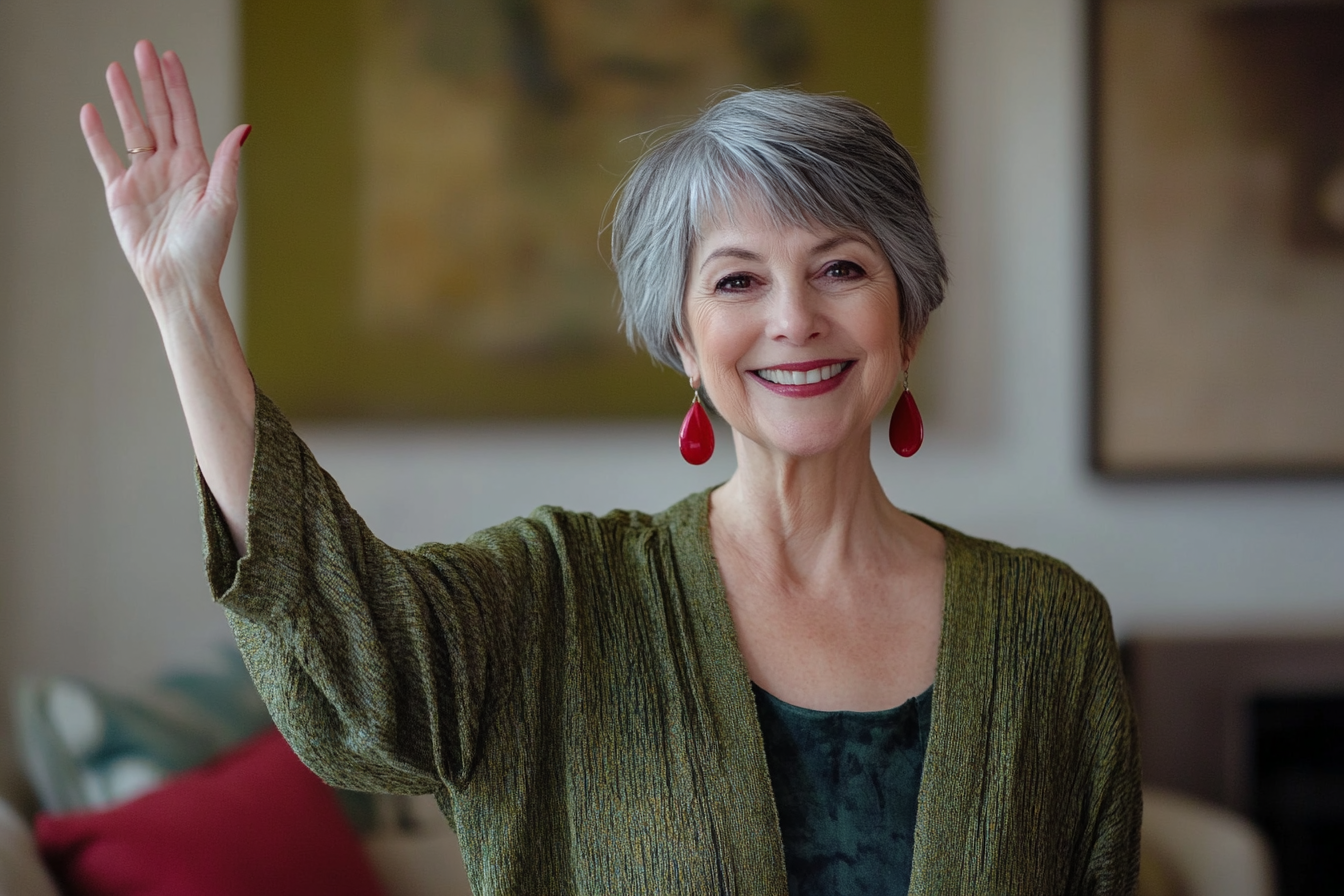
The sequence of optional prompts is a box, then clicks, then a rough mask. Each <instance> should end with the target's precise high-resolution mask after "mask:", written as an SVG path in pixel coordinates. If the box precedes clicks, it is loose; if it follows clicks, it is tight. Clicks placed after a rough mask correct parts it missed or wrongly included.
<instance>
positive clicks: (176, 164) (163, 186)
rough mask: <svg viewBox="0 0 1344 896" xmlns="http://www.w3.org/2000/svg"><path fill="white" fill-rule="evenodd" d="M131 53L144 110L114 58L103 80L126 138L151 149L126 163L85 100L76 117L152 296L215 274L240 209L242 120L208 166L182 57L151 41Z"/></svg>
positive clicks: (130, 256)
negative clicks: (162, 50) (164, 51)
mask: <svg viewBox="0 0 1344 896" xmlns="http://www.w3.org/2000/svg"><path fill="white" fill-rule="evenodd" d="M135 56H136V68H137V69H138V71H139V74H140V81H141V86H142V91H143V94H144V97H145V111H146V113H147V114H146V116H144V117H142V116H141V115H140V110H139V108H138V107H137V106H136V104H135V101H134V98H133V95H132V94H131V90H130V84H129V83H128V82H127V80H126V76H125V74H124V73H123V72H122V71H121V67H120V66H118V65H116V64H115V63H114V64H113V65H112V66H111V67H109V69H108V87H109V88H110V90H111V93H112V99H113V103H114V104H115V106H116V109H117V116H118V118H119V119H120V122H121V127H122V133H123V135H124V137H125V139H126V144H127V147H128V148H130V147H137V146H152V147H154V150H153V151H151V152H144V153H137V154H136V155H133V156H132V157H131V158H132V161H131V164H130V165H129V166H125V165H123V164H122V162H121V159H120V157H119V156H118V154H117V152H116V151H115V150H114V149H113V147H112V144H111V143H110V141H109V140H108V139H107V136H106V134H105V133H104V131H103V126H102V121H101V119H100V118H99V116H98V113H97V111H96V110H95V109H94V108H93V107H92V106H91V105H90V106H85V107H84V109H83V111H82V113H81V124H82V126H83V130H84V136H85V138H86V139H87V141H88V144H89V151H90V153H91V154H92V155H93V158H94V162H95V164H97V166H98V171H99V173H100V174H101V175H102V177H103V184H104V186H105V187H106V192H107V206H108V211H109V212H110V214H111V217H112V223H113V226H114V227H115V229H116V232H117V238H118V240H120V242H121V247H122V250H123V251H124V252H125V253H126V258H127V260H128V261H130V263H131V268H132V269H133V270H134V271H135V274H136V277H137V278H139V280H140V282H141V285H142V286H143V287H144V288H145V291H146V293H147V294H148V295H149V296H150V297H151V299H154V298H156V297H159V296H162V295H164V294H165V293H168V292H170V291H172V290H174V289H176V288H180V287H187V288H190V287H191V286H192V285H194V284H198V283H205V282H209V281H210V280H214V281H216V282H217V280H218V277H219V271H220V268H221V267H222V266H223V264H224V256H225V254H226V252H227V250H228V243H229V237H230V235H231V233H232V230H233V221H234V217H235V215H236V210H237V165H238V154H239V148H240V146H241V144H242V141H243V139H245V138H246V136H247V129H245V128H236V129H234V131H233V132H231V133H230V134H229V135H228V136H227V137H225V138H224V141H223V143H221V144H220V147H219V150H218V151H217V152H216V153H215V161H214V165H213V166H212V165H211V164H210V161H209V160H208V159H207V158H206V155H205V150H204V148H203V147H202V146H201V138H200V130H199V127H198V125H197V122H196V110H195V107H194V106H193V104H192V100H191V92H190V89H189V88H188V86H187V82H186V73H185V71H183V70H182V64H181V62H180V61H179V60H178V59H177V57H176V56H174V55H173V54H171V53H169V54H166V55H165V56H164V57H163V59H162V60H160V59H159V57H158V55H157V54H156V53H155V52H154V49H153V47H152V46H150V45H149V43H148V42H147V41H141V42H140V43H139V44H137V45H136V50H135Z"/></svg>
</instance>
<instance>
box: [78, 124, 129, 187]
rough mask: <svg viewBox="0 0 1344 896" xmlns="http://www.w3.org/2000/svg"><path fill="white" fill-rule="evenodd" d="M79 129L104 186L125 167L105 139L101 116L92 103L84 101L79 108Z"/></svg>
mask: <svg viewBox="0 0 1344 896" xmlns="http://www.w3.org/2000/svg"><path fill="white" fill-rule="evenodd" d="M79 129H80V130H81V131H83V132H84V142H85V143H87V144H88V145H89V155H91V156H93V164H94V165H96V166H97V167H98V174H99V175H101V176H102V178H103V186H104V187H106V186H107V185H108V184H110V183H112V181H113V180H115V179H116V178H117V177H118V176H120V175H121V174H122V172H124V171H125V170H126V167H125V166H124V165H122V164H121V156H119V155H117V151H116V149H115V148H114V147H113V146H112V143H111V142H110V141H109V140H108V139H107V134H106V133H105V132H104V131H103V119H102V116H100V115H99V114H98V110H97V109H95V108H94V107H93V103H85V104H84V108H82V109H80V110H79Z"/></svg>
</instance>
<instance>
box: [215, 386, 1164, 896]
mask: <svg viewBox="0 0 1344 896" xmlns="http://www.w3.org/2000/svg"><path fill="white" fill-rule="evenodd" d="M674 460H675V458H673V459H672V460H669V463H671V462H673V461H674ZM202 498H203V502H204V511H205V525H206V546H207V555H206V572H207V576H208V578H209V581H210V585H211V588H212V590H213V592H214V594H215V597H216V599H217V600H218V601H219V602H220V604H222V605H223V607H224V608H225V610H226V612H227V614H228V617H229V621H230V622H231V624H232V625H233V629H234V633H235V635H236V636H237V638H238V644H239V646H240V647H241V648H242V651H243V656H244V658H245V659H246V661H247V663H248V667H249V668H250V669H251V671H252V675H253V677H254V679H255V680H256V682H257V687H258V689H259V690H260V692H261V694H262V696H263V697H264V698H265V699H266V702H267V704H268V705H269V706H270V709H271V714H272V715H273V716H274V717H275V720H276V723H277V724H278V725H279V727H280V730H281V731H283V732H284V734H285V737H286V738H288V739H289V742H290V744H291V745H292V746H293V747H294V749H295V750H296V751H297V752H298V754H299V756H300V757H302V759H303V760H304V761H305V762H306V763H307V764H308V765H309V766H310V767H311V768H312V769H314V770H315V771H316V772H317V773H318V774H320V775H321V776H322V777H324V778H325V779H326V780H328V781H330V782H332V783H333V784H336V785H338V786H342V787H347V788H351V789H363V790H385V791H392V792H400V793H433V794H435V795H436V796H437V797H438V801H439V805H440V806H442V807H443V811H444V813H445V814H446V815H447V816H448V817H449V818H450V819H451V820H452V821H453V823H454V824H455V825H456V827H457V831H458V837H459V840H460V841H461V844H462V854H463V858H464V859H465V861H466V867H467V873H468V875H469V877H470V880H471V886H472V890H473V892H474V893H475V894H476V896H496V894H519V896H570V894H574V896H577V894H607V893H620V894H631V896H636V894H645V893H676V894H688V896H700V894H715V896H718V894H732V896H782V894H784V893H787V892H788V883H787V873H786V871H785V866H784V846H783V841H782V839H781V837H780V828H779V815H778V813H777V811H776V809H775V802H774V797H773V796H772V794H771V789H770V772H769V769H768V767H767V764H766V759H765V747H764V745H763V744H762V741H761V726H760V724H759V722H758V721H757V718H756V706H755V701H754V700H753V699H752V694H751V680H750V679H749V678H748V676H747V670H746V666H745V663H744V662H743V659H742V653H741V651H740V650H739V649H738V645H737V637H736V633H735V629H734V627H733V618H732V613H731V612H730V611H729V607H728V602H727V598H726V597H725V595H724V588H723V581H722V579H721V578H720V577H719V570H718V565H717V563H716V562H715V560H714V552H713V549H712V546H711V541H710V533H709V501H710V493H709V492H702V493H700V494H695V495H691V496H690V497H688V498H686V499H685V500H683V501H681V502H679V503H677V504H676V505H674V506H672V507H670V508H668V509H667V510H665V511H663V512H661V513H658V514H653V515H650V514H645V513H637V512H633V511H613V512H612V513H609V514H607V515H605V516H600V517H599V516H594V515H593V514H590V513H574V512H570V511H566V510H561V509H559V508H555V507H543V508H540V509H539V510H537V511H536V512H535V513H533V514H532V515H531V516H529V517H526V518H519V519H514V520H509V521H508V522H505V523H501V524H500V525H498V526H494V527H491V528H489V529H485V530H483V531H481V532H478V533H477V534H475V535H473V536H472V537H471V538H469V539H467V540H466V541H465V542H462V543H461V544H451V545H445V544H427V545H422V546H421V547H418V548H416V549H414V550H409V551H408V550H398V549H395V548H392V547H390V546H388V545H387V544H385V543H384V542H382V541H380V540H379V539H378V538H376V537H375V536H374V535H373V534H372V533H371V532H370V531H369V530H368V527H366V526H365V525H364V522H363V521H362V520H361V519H360V518H359V516H358V515H357V514H356V513H355V512H354V511H353V510H352V509H351V508H350V506H349V504H348V503H347V502H346V501H345V499H344V498H343V497H342V495H341V491H340V489H339V488H337V486H336V483H335V482H334V481H332V479H331V478H330V477H329V476H327V474H326V473H325V472H323V470H322V468H321V467H319V466H318V464H317V463H316V461H315V460H314V459H313V456H312V454H311V453H310V452H309V451H308V449H307V447H306V446H304V444H303V443H302V442H301V441H300V440H299V438H298V437H297V436H296V435H295V434H294V433H293V431H292V430H291V429H290V428H289V425H288V423H287V422H286V421H285V418H284V417H283V416H282V415H281V414H280V412H279V411H278V410H277V409H276V408H275V405H273V404H272V403H271V402H270V401H268V400H267V399H266V397H265V396H264V395H261V394H258V396H257V416H256V445H255V455H254V458H253V463H252V478H251V485H250V487H249V493H248V509H247V544H246V548H247V550H246V552H245V553H246V555H245V556H244V557H242V558H241V559H239V557H238V553H237V552H236V551H235V550H234V546H233V542H232V540H231V539H230V537H229V531H228V528H227V526H226V525H225V523H224V520H223V518H222V517H221V516H220V514H219V511H218V508H217V506H216V505H215V503H214V500H213V498H212V497H211V496H210V494H209V492H208V491H203V493H202ZM938 528H939V530H940V531H941V532H942V533H943V536H944V538H945V539H946V543H947V574H946V578H945V585H944V610H943V627H942V633H941V643H940V646H939V651H938V664H937V671H936V673H935V675H936V683H935V685H934V689H933V706H932V708H931V715H930V724H929V743H928V749H927V751H926V753H925V756H924V777H923V781H922V783H921V785H920V792H919V810H918V818H919V821H918V824H917V825H916V827H915V845H914V860H913V863H912V866H911V872H910V892H911V893H912V894H930V893H936V894H949V896H950V894H957V896H964V894H967V893H974V894H976V896H992V894H999V893H1003V894H1024V893H1049V894H1051V896H1057V894H1080V893H1086V894H1127V893H1130V892H1132V890H1133V887H1134V882H1135V880H1136V875H1137V872H1138V855H1139V816H1140V792H1139V766H1138V750H1137V744H1136V740H1135V735H1134V718H1133V714H1132V712H1131V711H1130V705H1129V699H1128V696H1127V694H1126V691H1125V687H1124V683H1123V680H1122V678H1121V674H1120V663H1119V656H1118V651H1117V649H1116V644H1115V638H1114V636H1113V634H1112V631H1111V619H1110V614H1109V612H1108V610H1107V608H1106V603H1105V601H1104V600H1102V598H1101V595H1100V594H1098V593H1097V591H1096V589H1095V588H1093V587H1092V586H1091V585H1090V584H1088V582H1087V581H1085V580H1084V579H1083V578H1082V577H1081V576H1079V575H1078V574H1077V573H1075V572H1074V571H1073V570H1071V569H1069V567H1067V566H1065V565H1064V564H1063V563H1060V562H1059V561H1058V560H1052V559H1050V558H1049V557H1046V556H1044V555H1042V554H1037V553H1034V552H1032V551H1024V550H1018V549H1015V548H1008V547H1005V546H1003V545H1001V544H996V543H994V542H990V541H983V540H980V539H976V538H970V537H968V536H965V535H962V534H961V533H959V532H957V531H956V530H954V529H950V528H948V527H946V526H939V527H938Z"/></svg>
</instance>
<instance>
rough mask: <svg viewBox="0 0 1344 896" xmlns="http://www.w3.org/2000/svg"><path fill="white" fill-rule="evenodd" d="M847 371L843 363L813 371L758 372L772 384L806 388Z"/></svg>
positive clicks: (769, 369) (772, 369)
mask: <svg viewBox="0 0 1344 896" xmlns="http://www.w3.org/2000/svg"><path fill="white" fill-rule="evenodd" d="M844 369H845V364H844V362H843V361H841V362H840V363H838V364H827V365H826V366H825V367H813V368H812V369H811V370H806V371H804V370H776V369H774V368H767V369H765V370H758V371H756V372H757V373H758V374H759V375H760V377H761V379H765V380H769V381H770V382H772V383H778V384H779V385H781V386H804V385H807V384H809V383H819V382H821V381H822V380H828V379H830V378H831V377H833V376H835V375H836V374H837V373H839V372H840V371H842V370H844Z"/></svg>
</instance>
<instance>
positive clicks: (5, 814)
mask: <svg viewBox="0 0 1344 896" xmlns="http://www.w3.org/2000/svg"><path fill="white" fill-rule="evenodd" d="M11 698H12V699H11V704H12V709H13V715H14V719H15V728H16V732H17V734H18V740H19V748H20V754H21V758H22V760H23V766H24V771H25V772H26V774H27V777H28V781H29V784H30V785H31V789H32V791H33V794H34V795H35V797H36V799H37V802H38V803H39V804H40V811H39V812H38V813H37V815H36V818H35V820H34V819H30V818H28V817H26V816H25V815H23V814H21V813H20V812H19V811H17V810H16V808H15V807H14V805H13V804H12V803H10V802H6V801H4V800H3V799H0V896H54V894H67V896H123V894H124V896H132V894H135V896H173V894H181V896H186V894H192V896H214V894H220V896H223V894H228V893H247V894H249V896H266V894H267V893H275V894H277V896H279V894H285V896H304V894H307V893H313V894H318V893H321V894H323V896H469V894H470V892H471V890H470V888H469V886H468V884H467V878H466V871H465V869H464V868H463V865H462V860H461V852H460V850H459V848H458V845H457V839H456V836H455V834H454V833H453V831H452V829H451V828H450V826H449V825H448V822H447V821H446V820H445V819H444V817H443V815H442V814H441V813H440V811H439V809H438V806H437V805H436V803H435V801H434V799H433V798H432V797H430V796H391V795H372V794H356V793H349V792H345V791H339V790H335V789H333V788H330V787H328V786H327V785H325V784H324V783H322V782H321V781H320V780H319V779H318V778H317V777H316V776H315V775H313V774H312V772H310V771H308V769H307V768H305V767H304V766H303V765H302V763H301V762H300V761H299V760H298V758H297V757H296V756H294V754H293V752H292V751H291V750H290V749H289V746H288V744H286V743H285V742H284V740H283V738H281V737H280V735H279V733H278V732H276V731H275V729H274V727H273V726H272V725H271V723H270V719H269V717H268V716H267V714H266V711H265V707H264V706H263V705H262V704H261V701H260V699H259V698H258V697H257V696H256V692H255V690H254V689H253V688H252V685H251V681H250V679H249V678H248V677H247V674H246V671H245V669H244V668H243V666H242V663H241V659H240V658H239V657H238V654H237V652H236V650H234V649H233V648H232V647H228V648H221V651H220V654H219V656H218V657H217V661H216V662H214V663H213V664H210V665H208V666H206V667H203V668H198V669H192V670H186V671H183V670H177V671H174V672H171V673H169V674H166V675H164V676H163V677H162V678H160V679H159V680H158V681H157V682H155V683H154V684H153V686H152V687H150V688H147V689H144V691H142V692H141V693H136V694H134V695H125V694H120V693H114V692H111V691H109V690H108V689H106V688H103V687H101V686H99V685H97V684H94V683H92V682H89V681H83V680H79V679H76V678H71V677H63V676H42V677H27V678H24V679H21V680H20V682H19V683H18V685H17V687H16V688H15V690H14V693H13V694H12V695H11Z"/></svg>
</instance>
